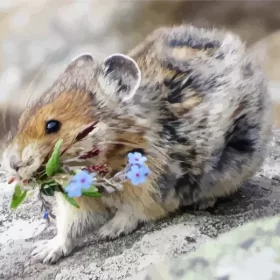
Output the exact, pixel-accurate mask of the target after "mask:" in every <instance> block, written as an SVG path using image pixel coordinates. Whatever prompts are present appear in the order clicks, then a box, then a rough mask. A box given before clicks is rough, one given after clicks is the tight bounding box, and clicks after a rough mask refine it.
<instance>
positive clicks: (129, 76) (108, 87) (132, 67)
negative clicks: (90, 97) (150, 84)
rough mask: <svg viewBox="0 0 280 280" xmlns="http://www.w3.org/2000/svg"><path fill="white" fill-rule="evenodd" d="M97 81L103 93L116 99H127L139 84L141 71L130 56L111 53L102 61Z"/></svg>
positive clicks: (132, 94)
mask: <svg viewBox="0 0 280 280" xmlns="http://www.w3.org/2000/svg"><path fill="white" fill-rule="evenodd" d="M98 82H99V85H100V87H101V88H102V90H103V91H104V93H105V94H107V95H109V96H110V97H112V98H115V99H116V100H117V101H127V100H129V99H131V98H132V97H133V96H134V94H135V92H136V91H137V89H138V88H139V86H140V82H141V71H140V69H139V67H138V65H137V63H136V62H135V61H134V60H133V59H132V58H130V57H128V56H126V55H124V54H113V55H111V56H109V57H107V58H106V59H105V60H104V61H103V64H102V65H101V71H100V74H99V77H98Z"/></svg>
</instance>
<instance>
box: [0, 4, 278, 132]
mask: <svg viewBox="0 0 280 280" xmlns="http://www.w3.org/2000/svg"><path fill="white" fill-rule="evenodd" d="M0 19H1V20H0V36H1V40H0V90H1V93H0V111H1V113H2V123H1V125H0V134H1V135H0V136H3V135H4V134H5V133H6V131H7V130H9V129H10V125H12V127H15V123H16V120H17V114H19V113H20V111H21V110H22V108H24V106H25V105H26V103H27V102H28V101H29V100H31V99H32V98H36V97H38V96H39V95H40V94H41V93H43V91H44V90H45V89H46V88H47V87H49V86H51V84H52V82H53V81H54V79H55V78H56V77H57V75H58V74H59V73H60V72H61V71H63V69H64V68H65V66H66V65H67V64H68V63H69V61H70V60H71V59H72V58H73V57H75V56H77V55H79V54H80V53H83V52H90V53H92V55H93V56H94V57H96V58H98V59H102V58H104V57H105V56H107V55H108V54H111V53H113V52H124V53H126V52H127V51H129V50H130V49H131V48H133V47H134V46H135V45H136V44H138V43H139V42H141V40H142V39H143V38H144V37H145V36H146V35H148V33H150V32H151V31H152V30H153V29H155V28H156V27H158V26H162V25H174V24H180V23H183V22H186V23H192V24H194V25H197V26H202V27H213V26H214V27H220V28H225V29H229V30H231V31H234V32H235V33H237V34H239V35H240V36H241V38H242V39H243V40H245V41H246V42H247V45H248V46H250V47H251V48H252V51H254V52H256V54H257V57H258V58H260V62H261V63H262V65H263V67H264V69H265V72H266V74H267V77H268V79H269V83H270V88H271V93H272V95H273V97H274V99H275V100H278V89H279V83H278V82H279V81H280V71H279V69H280V1H279V2H278V1H266V0H263V1H252V0H251V1H250V0H243V1H182V0H181V1H176V0H172V1H161V0H0ZM278 30H279V31H278ZM277 106H278V105H276V107H274V110H275V112H276V114H277V112H278V111H280V107H277ZM7 108H9V109H8V113H7ZM11 112H14V113H11ZM7 114H8V115H7ZM278 125H279V123H278Z"/></svg>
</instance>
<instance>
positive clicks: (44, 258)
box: [31, 193, 108, 264]
mask: <svg viewBox="0 0 280 280" xmlns="http://www.w3.org/2000/svg"><path fill="white" fill-rule="evenodd" d="M55 197H56V202H57V210H56V226H57V235H56V236H55V237H54V238H53V239H50V240H43V241H39V242H38V243H36V244H35V248H34V250H33V251H32V253H31V256H32V258H33V261H35V262H42V263H44V264H52V263H55V262H57V261H58V260H59V259H60V258H61V257H66V256H68V255H69V254H70V253H71V252H72V251H73V249H74V247H75V239H76V238H77V237H78V236H81V235H82V234H83V232H84V231H85V230H88V229H89V228H90V227H93V228H95V227H100V226H101V225H102V224H104V222H105V221H106V219H108V213H106V210H105V209H104V208H103V207H102V205H101V204H100V203H98V202H97V201H92V198H91V199H90V198H85V199H81V198H79V199H78V200H77V202H78V203H79V206H80V208H79V209H78V208H76V207H74V206H72V205H71V204H70V203H69V202H68V201H66V200H65V198H64V197H63V195H62V194H61V193H56V194H55Z"/></svg>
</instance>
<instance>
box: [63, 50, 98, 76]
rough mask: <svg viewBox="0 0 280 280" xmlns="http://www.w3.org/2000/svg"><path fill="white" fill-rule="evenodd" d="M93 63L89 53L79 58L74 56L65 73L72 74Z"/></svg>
mask: <svg viewBox="0 0 280 280" xmlns="http://www.w3.org/2000/svg"><path fill="white" fill-rule="evenodd" d="M91 63H93V57H92V56H91V54H89V53H84V54H81V55H79V56H76V57H74V58H73V59H72V61H71V62H70V63H69V64H68V66H67V68H66V72H72V71H73V70H74V69H76V68H80V67H85V66H88V65H89V64H91Z"/></svg>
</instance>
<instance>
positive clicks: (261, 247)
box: [131, 215, 280, 280]
mask: <svg viewBox="0 0 280 280" xmlns="http://www.w3.org/2000/svg"><path fill="white" fill-rule="evenodd" d="M279 251H280V215H277V216H276V217H273V218H271V217H270V218H266V219H260V220H257V221H253V222H250V223H248V224H246V225H243V226H240V227H239V228H237V229H234V230H232V231H230V232H227V233H225V234H222V235H221V236H220V237H219V238H218V239H217V240H215V241H209V242H207V243H206V244H204V245H202V246H201V247H200V248H199V249H198V250H197V251H196V252H195V253H190V254H189V255H188V256H185V257H180V258H172V259H169V260H167V261H165V262H162V263H160V264H157V265H151V266H150V267H149V268H148V269H147V271H143V272H141V273H139V274H138V275H137V276H134V277H132V278H131V279H135V280H140V279H143V280H148V279H161V280H171V279H176V280H179V279H188V280H204V279H207V280H217V279H222V280H246V279H254V280H277V279H280V262H279V256H280V253H279Z"/></svg>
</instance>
